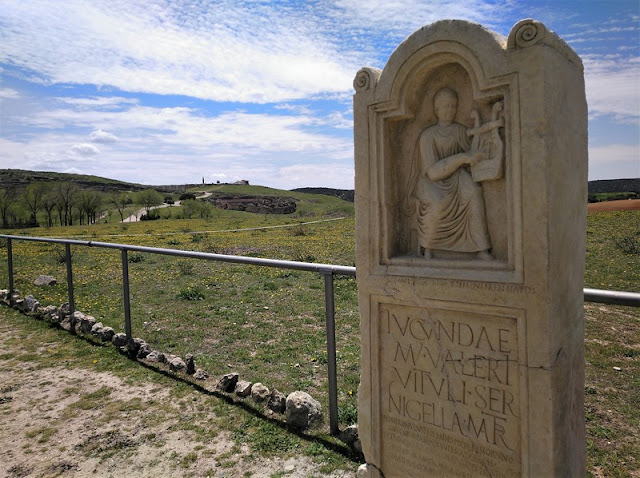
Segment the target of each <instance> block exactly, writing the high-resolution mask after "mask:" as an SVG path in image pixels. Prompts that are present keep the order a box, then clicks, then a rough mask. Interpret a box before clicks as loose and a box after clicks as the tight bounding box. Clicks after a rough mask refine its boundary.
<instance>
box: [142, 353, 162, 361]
mask: <svg viewBox="0 0 640 478" xmlns="http://www.w3.org/2000/svg"><path fill="white" fill-rule="evenodd" d="M160 353H161V352H158V351H157V350H152V351H151V352H149V354H148V355H147V356H146V357H144V358H145V360H147V361H148V362H160Z"/></svg>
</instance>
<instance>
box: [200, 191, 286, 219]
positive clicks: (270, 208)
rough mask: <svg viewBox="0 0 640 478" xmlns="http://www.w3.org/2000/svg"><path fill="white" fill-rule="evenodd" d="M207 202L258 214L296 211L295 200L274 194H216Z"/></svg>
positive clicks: (223, 207)
mask: <svg viewBox="0 0 640 478" xmlns="http://www.w3.org/2000/svg"><path fill="white" fill-rule="evenodd" d="M208 201H209V202H211V203H213V204H215V206H216V207H218V208H220V209H232V210H235V211H247V212H253V213H259V214H291V213H293V212H295V211H296V207H297V206H296V200H295V199H294V198H291V197H279V196H278V197H276V196H241V195H237V194H236V195H233V194H222V195H220V194H218V195H216V196H213V197H211V198H210V199H209V200H208Z"/></svg>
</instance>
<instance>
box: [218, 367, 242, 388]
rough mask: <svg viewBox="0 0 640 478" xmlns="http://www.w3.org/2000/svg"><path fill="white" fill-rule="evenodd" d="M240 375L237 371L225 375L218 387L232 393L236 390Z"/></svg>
mask: <svg viewBox="0 0 640 478" xmlns="http://www.w3.org/2000/svg"><path fill="white" fill-rule="evenodd" d="M238 377H239V375H238V374H237V373H235V372H232V373H228V374H226V375H224V376H223V377H222V378H221V379H220V380H219V381H218V385H217V386H216V388H217V389H218V390H221V391H223V392H226V393H231V392H233V391H234V390H235V388H236V384H237V383H238Z"/></svg>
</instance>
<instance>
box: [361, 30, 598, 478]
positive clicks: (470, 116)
mask: <svg viewBox="0 0 640 478" xmlns="http://www.w3.org/2000/svg"><path fill="white" fill-rule="evenodd" d="M354 87H355V89H356V94H355V96H354V138H355V161H356V168H355V169H356V184H355V192H356V194H355V196H356V224H357V230H356V243H357V244H358V247H357V249H356V264H357V268H358V303H359V310H360V314H361V321H360V323H361V345H362V347H361V350H362V361H361V367H362V374H361V383H360V388H359V391H358V402H359V408H358V425H359V437H360V440H361V443H362V448H363V451H364V455H365V458H366V461H367V462H368V463H371V464H372V466H370V467H369V468H366V469H365V470H364V471H362V470H360V471H359V476H366V477H371V478H374V477H375V478H378V477H380V476H385V477H386V478H394V477H410V476H453V477H456V476H477V475H478V474H480V473H483V472H485V471H486V473H487V474H490V475H491V476H522V475H524V476H532V477H533V476H584V474H585V446H584V445H585V439H584V406H583V395H584V356H583V349H584V329H583V320H582V313H583V304H582V302H583V293H582V287H583V275H584V255H585V229H586V208H585V202H586V197H587V157H588V154H587V104H586V100H585V93H584V78H583V67H582V62H581V60H580V58H578V56H577V55H576V54H575V53H574V52H573V51H572V50H571V49H570V48H569V47H568V46H567V44H566V43H565V42H563V41H562V40H561V39H560V38H558V37H557V35H556V34H555V33H553V32H552V31H550V30H548V29H546V28H545V26H544V25H542V24H540V23H539V22H536V21H533V20H523V21H521V22H519V23H518V24H516V25H515V26H514V27H513V29H512V30H511V32H510V34H509V36H508V38H504V37H501V36H500V35H498V34H496V33H493V32H491V31H489V30H487V29H485V28H483V27H481V26H480V25H476V24H472V23H468V22H465V21H458V20H443V21H439V22H436V23H434V24H432V25H428V26H426V27H423V28H422V29H420V30H419V31H417V32H415V33H414V34H413V35H411V36H409V37H408V38H407V39H406V40H405V41H404V42H403V43H402V44H401V45H400V46H399V47H398V48H397V49H396V50H395V51H394V52H393V54H392V55H391V57H390V58H389V61H388V62H387V64H386V66H385V68H384V70H382V71H381V70H377V69H375V68H363V69H362V70H360V71H359V72H358V74H357V75H356V78H355V80H354ZM542 404H544V405H542ZM362 473H365V474H362Z"/></svg>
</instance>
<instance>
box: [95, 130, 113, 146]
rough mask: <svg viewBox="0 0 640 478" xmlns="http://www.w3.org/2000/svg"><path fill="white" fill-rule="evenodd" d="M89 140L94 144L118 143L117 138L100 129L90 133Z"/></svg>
mask: <svg viewBox="0 0 640 478" xmlns="http://www.w3.org/2000/svg"><path fill="white" fill-rule="evenodd" d="M89 138H90V139H91V141H93V142H94V143H115V142H116V141H118V137H117V136H116V135H115V134H111V133H107V132H106V131H102V130H101V129H97V130H95V131H92V132H91V134H90V135H89Z"/></svg>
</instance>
